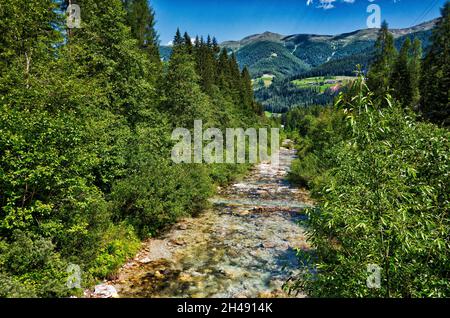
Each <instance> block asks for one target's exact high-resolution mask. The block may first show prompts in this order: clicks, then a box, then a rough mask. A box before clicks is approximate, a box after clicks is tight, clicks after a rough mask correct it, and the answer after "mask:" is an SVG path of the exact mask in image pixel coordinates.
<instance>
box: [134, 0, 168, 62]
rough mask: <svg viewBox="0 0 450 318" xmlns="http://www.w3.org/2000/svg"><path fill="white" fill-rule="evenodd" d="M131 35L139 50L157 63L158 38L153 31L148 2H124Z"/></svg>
mask: <svg viewBox="0 0 450 318" xmlns="http://www.w3.org/2000/svg"><path fill="white" fill-rule="evenodd" d="M125 8H126V9H127V12H128V24H129V25H130V27H131V33H132V34H133V36H134V37H135V39H137V40H138V45H139V47H140V48H142V49H144V50H146V51H147V52H148V54H149V56H150V58H151V60H152V61H153V62H154V63H159V62H160V60H161V57H160V55H159V37H158V34H157V32H156V30H155V23H156V19H155V12H154V11H153V9H152V8H151V6H150V5H149V3H148V0H128V1H126V2H125Z"/></svg>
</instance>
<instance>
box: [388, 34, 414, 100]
mask: <svg viewBox="0 0 450 318" xmlns="http://www.w3.org/2000/svg"><path fill="white" fill-rule="evenodd" d="M410 50H411V40H410V39H409V38H407V39H406V40H405V42H404V43H403V45H402V48H401V50H400V54H399V55H398V57H397V60H396V61H395V64H394V66H393V70H392V74H391V78H390V84H389V86H390V87H391V88H392V96H393V97H394V98H395V99H397V100H398V101H399V102H400V103H401V104H402V105H403V107H410V106H411V104H412V98H413V97H414V96H413V88H412V85H413V79H412V72H411V69H410V64H411V62H410Z"/></svg>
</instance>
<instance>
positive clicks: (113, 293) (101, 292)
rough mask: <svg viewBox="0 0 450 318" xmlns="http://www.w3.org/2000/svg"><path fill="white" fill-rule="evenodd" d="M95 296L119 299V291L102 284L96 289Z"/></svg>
mask: <svg viewBox="0 0 450 318" xmlns="http://www.w3.org/2000/svg"><path fill="white" fill-rule="evenodd" d="M94 296H95V297H98V298H119V294H118V293H117V290H116V288H115V287H114V286H112V285H107V284H100V285H97V286H95V288H94Z"/></svg>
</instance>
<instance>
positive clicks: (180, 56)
mask: <svg viewBox="0 0 450 318" xmlns="http://www.w3.org/2000/svg"><path fill="white" fill-rule="evenodd" d="M180 40H181V41H182V42H184V41H183V39H182V38H181V34H180V32H179V30H178V31H177V34H176V35H175V41H174V44H175V43H177V44H176V46H175V47H174V51H173V53H172V56H171V57H170V61H169V67H168V71H167V75H166V78H165V84H164V96H165V100H164V102H163V103H162V105H161V108H162V109H161V110H163V111H165V112H168V113H169V114H170V119H171V123H172V125H173V126H174V127H185V128H191V127H193V125H194V120H197V119H201V120H203V121H204V122H208V121H209V119H210V115H209V112H210V110H211V107H210V105H209V99H208V98H207V96H206V95H205V94H204V93H203V92H202V90H201V87H200V86H199V84H198V83H199V81H200V78H199V75H198V74H197V72H196V70H195V61H194V58H193V56H192V55H191V54H189V53H188V52H187V51H186V49H185V46H184V45H181V46H180V44H179V43H180Z"/></svg>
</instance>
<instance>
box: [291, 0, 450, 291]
mask: <svg viewBox="0 0 450 318" xmlns="http://www.w3.org/2000/svg"><path fill="white" fill-rule="evenodd" d="M449 15H450V3H449V2H447V3H446V5H445V7H444V8H443V10H442V18H441V19H440V20H439V22H438V24H437V26H436V28H435V29H434V30H433V34H432V36H431V45H430V47H429V48H428V49H427V50H426V52H425V57H424V58H423V59H422V52H421V45H420V42H419V40H416V41H414V42H411V41H410V40H406V41H405V42H404V43H403V45H402V47H401V48H400V51H398V50H397V49H396V47H395V45H394V39H393V36H392V34H391V33H390V32H389V30H388V27H387V24H384V25H383V27H382V28H381V30H380V32H379V36H378V40H377V42H376V52H375V56H374V61H373V63H372V64H371V65H370V67H369V71H368V74H367V76H365V75H364V74H362V73H361V72H360V73H359V76H358V79H357V80H355V81H354V82H353V83H352V84H351V85H350V86H349V87H348V89H347V90H346V91H344V92H341V93H340V94H339V96H338V97H337V99H336V101H335V104H334V106H332V107H331V106H330V107H326V108H324V107H322V106H319V107H311V108H308V109H307V108H295V109H293V110H291V111H290V112H288V113H287V114H286V115H285V116H284V122H285V125H286V128H287V129H288V130H289V131H290V134H291V137H293V138H295V139H296V140H297V143H298V154H299V159H297V160H296V161H295V163H294V164H293V167H292V171H291V174H290V178H291V180H293V181H295V182H298V183H300V184H303V185H306V186H308V187H309V188H310V190H311V192H312V195H313V196H314V198H315V199H316V202H317V205H316V207H315V208H313V209H310V210H309V211H308V216H309V217H308V219H307V220H306V221H305V224H306V226H307V227H308V233H309V239H310V240H311V242H312V244H313V247H314V249H313V251H314V252H310V251H307V250H299V257H300V259H301V261H302V264H303V265H304V269H305V270H304V272H303V274H302V275H300V277H298V280H297V281H296V283H295V284H293V285H291V286H290V287H291V288H292V289H294V290H302V291H305V290H306V291H307V293H308V295H310V296H318V297H324V296H325V297H449V296H450V242H449V240H448V238H449V235H450V219H449V211H450V196H449V193H450V188H449V186H450V173H449V171H450V157H449V154H450V144H449V138H450V133H449V131H448V126H449V124H450V108H449V97H448V94H449V88H450V83H449V80H450V70H449V62H450V61H449V57H450V52H449V45H448V43H449V40H450V39H449V36H450V16H449ZM374 268H378V271H379V272H378V273H379V274H380V276H379V277H380V281H379V285H378V288H367V285H366V281H367V279H368V275H372V276H373V274H374V272H375V271H374ZM369 277H370V276H369Z"/></svg>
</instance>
